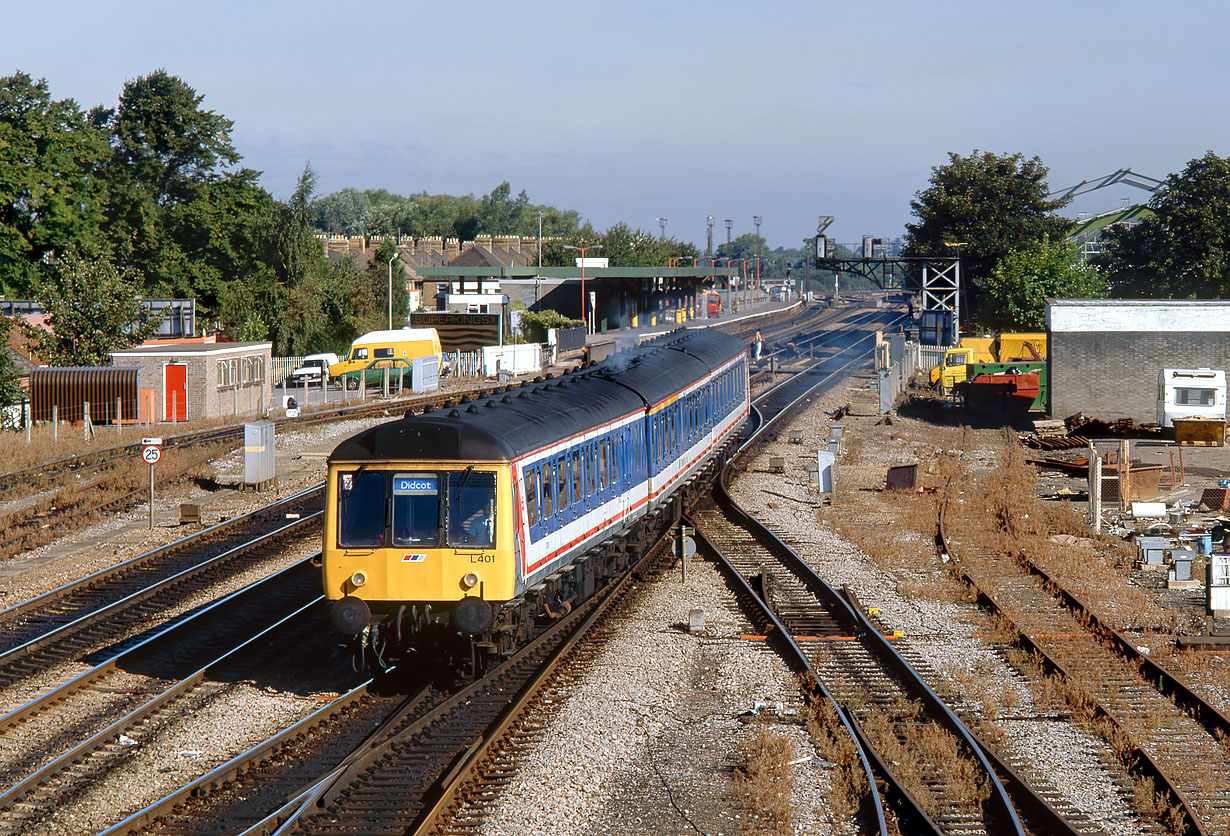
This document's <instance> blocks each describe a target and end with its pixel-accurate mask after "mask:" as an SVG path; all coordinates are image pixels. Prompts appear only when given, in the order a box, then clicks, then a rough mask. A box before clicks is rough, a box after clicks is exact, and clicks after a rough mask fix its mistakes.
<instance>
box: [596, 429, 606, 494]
mask: <svg viewBox="0 0 1230 836" xmlns="http://www.w3.org/2000/svg"><path fill="white" fill-rule="evenodd" d="M598 484H599V486H600V487H601V489H602V490H604V491H605V490H606V484H607V473H606V439H605V438H604V439H603V440H602V441H599V442H598Z"/></svg>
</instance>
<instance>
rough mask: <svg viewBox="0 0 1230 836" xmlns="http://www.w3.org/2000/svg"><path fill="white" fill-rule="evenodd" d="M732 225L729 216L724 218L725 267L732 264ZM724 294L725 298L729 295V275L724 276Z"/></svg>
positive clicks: (733, 223) (732, 222)
mask: <svg viewBox="0 0 1230 836" xmlns="http://www.w3.org/2000/svg"><path fill="white" fill-rule="evenodd" d="M734 225H735V222H734V221H732V220H731V219H730V218H727V219H726V266H727V267H730V266H732V265H731V257H732V256H733V255H734V252H733V251H732V250H731V247H730V228H731V227H733V226H734ZM726 296H727V298H729V297H730V276H727V277H726Z"/></svg>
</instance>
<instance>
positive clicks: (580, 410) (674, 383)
mask: <svg viewBox="0 0 1230 836" xmlns="http://www.w3.org/2000/svg"><path fill="white" fill-rule="evenodd" d="M750 408H751V405H750V401H749V387H748V358H747V351H746V347H745V345H744V344H743V343H742V342H741V341H740V340H738V339H736V338H734V337H731V336H729V335H727V334H723V333H721V332H719V331H716V330H713V329H709V328H702V329H694V330H681V331H676V332H673V333H671V334H668V335H665V336H663V337H660V338H658V339H657V340H654V341H652V342H649V343H645V344H643V345H640V346H637V347H635V348H632V349H628V350H625V351H621V352H619V353H617V354H615V355H613V356H612V357H610V358H608V359H607V360H605V361H604V362H602V363H600V364H591V365H589V366H587V367H584V368H580V369H577V370H575V371H572V372H567V373H564V374H562V375H560V376H558V377H552V376H551V375H547V376H546V377H545V378H538V379H536V380H535V381H533V382H526V383H523V384H520V385H514V386H510V387H506V388H503V389H497V390H496V391H495V392H494V393H492V394H490V395H486V396H483V397H478V398H475V399H472V400H471V399H468V398H464V397H463V398H461V400H460V401H459V402H458V403H455V404H453V405H451V406H446V407H444V408H442V409H437V410H434V411H429V412H425V413H422V414H411V413H408V414H407V415H406V416H405V417H404V418H401V419H398V420H395V421H390V422H388V423H385V424H381V425H379V426H376V427H372V428H370V429H367V430H364V431H362V432H360V433H358V434H356V435H354V436H352V437H350V438H348V439H346V440H345V441H343V442H341V443H340V444H339V445H338V446H337V448H336V449H335V450H334V451H333V453H332V454H330V456H329V457H328V460H327V465H328V476H327V486H326V498H325V514H324V518H325V522H324V534H323V540H324V542H323V546H322V552H323V553H322V557H321V562H322V569H323V583H324V592H325V597H326V598H327V599H328V600H329V601H331V602H332V603H331V604H330V606H331V616H332V622H333V625H334V627H335V628H336V630H337V631H338V632H339V633H340V634H341V635H342V636H344V637H345V639H346V641H347V642H350V643H351V644H352V646H353V650H354V652H355V654H356V656H357V657H358V658H359V659H360V660H361V664H363V665H364V666H365V667H367V666H372V667H375V668H376V669H378V670H379V669H383V668H387V667H389V666H392V665H395V664H396V661H397V660H398V659H401V658H404V657H405V656H406V655H407V654H408V653H409V652H412V651H413V650H414V649H415V648H416V647H417V645H416V642H420V641H421V640H425V638H426V637H425V636H424V635H423V634H424V633H426V632H427V631H432V632H433V633H435V634H436V635H438V634H439V633H440V632H441V631H443V632H446V633H449V634H451V635H453V636H454V637H461V638H462V639H464V640H468V642H469V643H470V647H471V654H472V655H473V654H474V651H473V648H480V649H482V650H484V651H488V652H490V653H492V654H498V653H503V654H508V653H511V652H512V650H513V649H515V648H516V647H517V646H518V645H519V644H520V643H522V642H524V641H525V640H526V639H527V638H528V637H529V636H532V635H533V633H534V632H535V631H536V630H537V629H538V626H539V625H541V624H542V623H544V622H547V621H550V620H551V619H554V618H557V617H559V616H560V615H561V614H563V613H566V612H568V611H569V610H570V609H571V607H572V606H573V605H574V604H575V603H576V602H577V601H578V600H582V599H584V598H585V597H587V596H588V595H589V594H592V592H593V591H594V589H595V588H597V586H600V585H601V583H602V582H604V580H605V579H606V578H609V577H611V576H613V575H614V574H616V573H617V572H618V571H621V570H622V566H621V565H620V561H621V560H626V559H627V556H626V554H625V552H626V551H627V548H626V544H627V538H629V537H630V536H633V535H634V534H635V532H636V531H637V530H638V522H640V521H642V520H643V518H646V517H647V515H649V517H650V519H654V520H656V519H658V518H660V517H662V516H664V515H663V514H662V513H661V512H662V511H666V510H669V511H670V512H671V514H672V515H677V513H678V508H677V505H678V494H679V492H680V489H681V486H684V485H686V484H688V483H689V481H690V480H692V477H693V476H694V475H695V474H697V473H698V472H699V471H700V470H701V469H703V468H707V467H710V466H712V465H714V464H715V463H716V459H717V458H718V457H720V456H722V455H724V453H725V451H726V449H727V448H728V447H729V445H730V442H731V441H732V439H733V438H734V436H735V435H736V434H737V432H738V430H739V428H740V426H741V425H742V424H743V423H744V422H745V421H746V420H747V418H748V416H749V414H750ZM670 503H675V507H672V506H671V505H670ZM672 518H673V517H672ZM596 547H601V548H596ZM595 558H598V559H595Z"/></svg>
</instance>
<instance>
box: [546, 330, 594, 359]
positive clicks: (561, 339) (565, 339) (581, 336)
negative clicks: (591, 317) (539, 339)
mask: <svg viewBox="0 0 1230 836" xmlns="http://www.w3.org/2000/svg"><path fill="white" fill-rule="evenodd" d="M547 342H548V343H551V344H553V345H555V346H556V348H557V349H558V351H559V353H560V354H567V353H568V352H570V351H580V350H581V349H583V348H585V326H584V325H578V326H577V327H576V328H551V329H549V330H548V331H547Z"/></svg>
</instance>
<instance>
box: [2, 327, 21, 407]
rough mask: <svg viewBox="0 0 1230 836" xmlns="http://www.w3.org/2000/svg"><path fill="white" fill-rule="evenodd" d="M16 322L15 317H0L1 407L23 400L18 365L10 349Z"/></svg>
mask: <svg viewBox="0 0 1230 836" xmlns="http://www.w3.org/2000/svg"><path fill="white" fill-rule="evenodd" d="M16 322H17V320H15V319H14V318H13V317H8V316H0V406H9V405H10V404H15V403H17V402H18V401H19V400H21V386H20V385H19V384H18V382H17V379H18V374H17V364H16V363H15V362H13V355H12V353H11V352H10V351H9V349H8V343H9V333H10V332H11V331H12V329H13V326H14V325H15V324H16Z"/></svg>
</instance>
